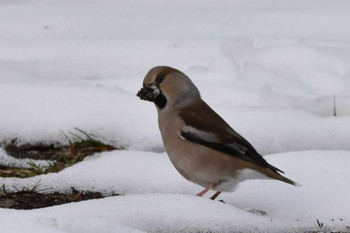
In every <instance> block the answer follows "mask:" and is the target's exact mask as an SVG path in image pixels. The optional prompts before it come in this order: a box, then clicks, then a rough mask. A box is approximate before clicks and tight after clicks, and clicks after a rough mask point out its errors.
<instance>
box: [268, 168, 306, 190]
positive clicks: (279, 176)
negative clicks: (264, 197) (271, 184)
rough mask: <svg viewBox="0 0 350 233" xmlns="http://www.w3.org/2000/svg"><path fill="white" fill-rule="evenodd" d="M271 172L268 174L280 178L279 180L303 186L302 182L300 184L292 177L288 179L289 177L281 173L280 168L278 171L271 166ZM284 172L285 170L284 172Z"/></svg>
mask: <svg viewBox="0 0 350 233" xmlns="http://www.w3.org/2000/svg"><path fill="white" fill-rule="evenodd" d="M268 169H269V170H270V171H271V172H269V173H268V174H267V175H268V176H269V177H271V178H273V179H276V180H279V181H282V182H285V183H287V184H291V185H294V186H297V187H301V185H300V184H298V183H297V182H295V181H293V180H291V179H288V178H287V177H285V176H283V175H281V174H280V173H279V171H280V172H282V171H281V170H279V169H278V171H276V170H274V169H271V168H268ZM282 173H283V172H282Z"/></svg>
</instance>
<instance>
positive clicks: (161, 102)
mask: <svg viewBox="0 0 350 233" xmlns="http://www.w3.org/2000/svg"><path fill="white" fill-rule="evenodd" d="M167 102H168V101H167V100H166V98H165V96H164V95H163V93H160V94H159V95H158V96H157V97H156V99H155V100H154V103H155V104H156V105H157V107H158V108H159V109H163V108H164V107H165V105H166V104H167Z"/></svg>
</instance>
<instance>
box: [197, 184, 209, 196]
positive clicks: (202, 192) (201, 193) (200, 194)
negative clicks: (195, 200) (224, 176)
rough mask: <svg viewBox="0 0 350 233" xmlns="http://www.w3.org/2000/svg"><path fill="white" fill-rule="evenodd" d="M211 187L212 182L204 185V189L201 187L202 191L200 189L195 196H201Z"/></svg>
mask: <svg viewBox="0 0 350 233" xmlns="http://www.w3.org/2000/svg"><path fill="white" fill-rule="evenodd" d="M212 188H213V184H209V185H208V186H207V187H205V189H203V190H202V191H200V192H199V193H197V195H196V196H199V197H201V196H203V195H204V194H206V193H207V192H208V191H209V190H210V189H212Z"/></svg>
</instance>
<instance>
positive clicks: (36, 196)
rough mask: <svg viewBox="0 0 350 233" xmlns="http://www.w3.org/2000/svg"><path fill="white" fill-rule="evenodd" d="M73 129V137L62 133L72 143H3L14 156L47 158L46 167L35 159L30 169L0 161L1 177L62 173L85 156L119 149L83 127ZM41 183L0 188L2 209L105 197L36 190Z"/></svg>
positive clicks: (0, 206) (37, 158) (73, 191)
mask: <svg viewBox="0 0 350 233" xmlns="http://www.w3.org/2000/svg"><path fill="white" fill-rule="evenodd" d="M74 129H75V131H74V132H69V133H70V134H69V135H70V137H68V136H67V135H66V134H64V133H63V134H64V136H65V137H66V139H67V141H68V142H69V143H68V145H61V146H59V145H54V144H50V145H45V144H42V143H37V144H24V145H18V144H17V143H16V139H14V140H12V141H11V142H10V143H4V142H3V143H0V146H1V147H3V148H4V149H5V151H6V153H7V154H8V155H10V156H13V157H15V158H19V159H30V160H32V161H34V160H47V161H48V165H47V166H39V165H37V164H35V163H34V162H29V163H28V164H29V165H30V166H29V168H20V167H10V166H6V165H1V164H0V177H18V178H26V177H32V176H36V175H41V174H47V173H52V172H59V171H61V170H63V169H65V168H66V167H69V166H72V165H74V164H76V163H78V162H80V161H82V160H83V159H84V158H85V157H86V156H89V155H92V154H95V153H98V152H103V151H111V150H116V149H117V148H115V147H113V146H111V145H107V144H104V143H102V142H101V141H98V140H96V139H95V138H94V136H93V135H91V134H88V133H86V132H85V131H83V130H80V129H78V128H74ZM39 186H40V184H39V185H38V186H35V187H34V188H33V189H29V190H17V191H16V192H12V191H11V192H10V191H7V190H6V188H5V186H4V185H3V186H2V188H1V187H0V208H12V209H35V208H42V207H48V206H54V205H60V204H64V203H69V202H78V201H83V200H89V199H96V198H102V197H103V195H102V194H101V193H99V192H92V191H83V192H82V191H77V190H75V189H73V188H72V190H68V191H67V192H66V193H59V192H54V193H42V192H38V191H37V188H38V187H39Z"/></svg>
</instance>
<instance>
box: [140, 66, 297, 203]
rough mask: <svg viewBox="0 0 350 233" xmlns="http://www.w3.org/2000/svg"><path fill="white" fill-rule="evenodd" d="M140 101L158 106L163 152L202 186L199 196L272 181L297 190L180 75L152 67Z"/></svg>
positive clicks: (293, 183)
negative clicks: (250, 182) (254, 181)
mask: <svg viewBox="0 0 350 233" xmlns="http://www.w3.org/2000/svg"><path fill="white" fill-rule="evenodd" d="M137 96H138V97H140V99H142V100H147V101H151V102H153V103H154V104H155V106H156V108H157V111H158V125H159V129H160V132H161V135H162V139H163V143H164V147H165V150H166V152H167V153H168V155H169V158H170V160H171V162H172V163H173V165H174V166H175V168H176V169H177V171H178V172H179V173H180V174H181V175H182V176H183V177H184V178H186V179H187V180H189V181H192V182H193V183H196V184H199V185H201V186H202V187H204V190H203V191H201V192H199V193H198V194H197V195H198V196H202V195H204V194H205V193H207V192H208V191H209V190H215V191H216V193H215V194H214V195H213V196H212V197H211V199H212V200H214V199H215V198H216V197H217V196H218V195H219V194H220V193H221V192H228V191H233V189H234V188H235V186H236V185H237V184H238V183H239V182H241V181H244V180H248V179H267V178H270V179H275V180H279V181H283V182H285V183H288V184H292V185H298V184H297V183H295V182H294V181H292V180H290V179H288V178H286V177H284V176H282V175H281V173H283V172H282V171H281V170H280V169H278V168H276V167H274V166H272V165H271V164H269V163H268V162H267V161H266V160H265V159H264V158H263V157H262V156H261V155H260V154H259V153H258V152H257V151H256V150H255V149H254V147H253V146H252V145H251V144H250V143H249V142H248V141H247V140H246V139H244V138H243V137H242V136H241V135H239V134H238V133H237V132H236V131H234V130H233V129H232V128H231V127H230V126H229V125H228V124H227V123H226V122H225V121H224V120H223V119H222V118H221V117H220V116H219V115H218V114H217V113H216V112H215V111H214V110H212V109H211V108H210V107H209V106H208V105H207V104H206V103H205V102H204V101H203V100H202V99H201V96H200V93H199V91H198V89H197V87H196V86H195V85H194V84H193V83H192V81H191V80H190V79H189V78H188V77H187V76H186V75H185V74H184V73H182V72H181V71H179V70H176V69H174V68H171V67H167V66H158V67H154V68H152V69H151V70H150V71H149V72H148V73H147V75H146V77H145V78H144V80H143V87H142V89H141V90H140V91H139V92H138V93H137Z"/></svg>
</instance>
